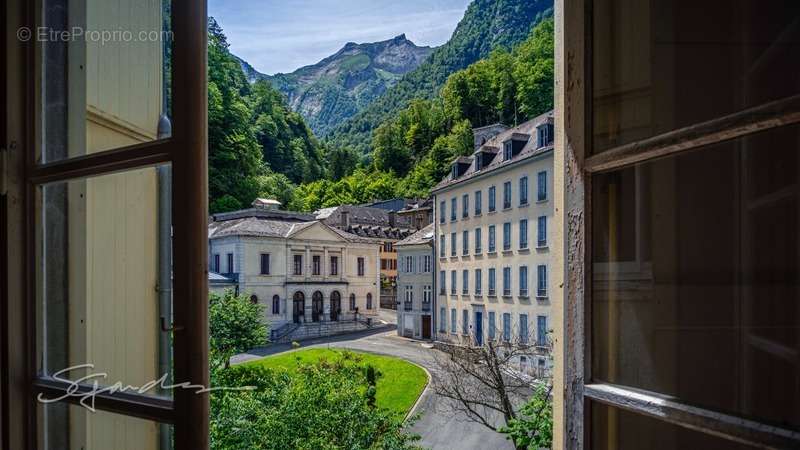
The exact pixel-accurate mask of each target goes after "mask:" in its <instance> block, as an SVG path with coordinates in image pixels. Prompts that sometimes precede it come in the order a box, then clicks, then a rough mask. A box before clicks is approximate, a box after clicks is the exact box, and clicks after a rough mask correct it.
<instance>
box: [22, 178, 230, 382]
mask: <svg viewBox="0 0 800 450" xmlns="http://www.w3.org/2000/svg"><path fill="white" fill-rule="evenodd" d="M170 184H171V182H170V173H169V167H168V166H161V167H148V168H143V169H137V170H132V171H128V172H119V173H115V174H111V175H103V176H98V177H93V178H84V179H74V180H69V181H66V182H57V183H52V184H47V185H44V186H40V187H39V188H38V189H37V197H36V202H37V205H38V206H37V215H36V242H37V252H36V300H37V304H36V306H37V316H38V319H37V321H38V323H37V327H36V328H37V332H38V339H37V351H38V355H39V357H38V358H37V359H38V361H39V367H38V369H39V371H40V374H41V375H50V376H54V375H57V374H59V372H60V371H64V370H67V369H69V368H72V367H74V366H79V365H85V364H92V365H93V366H94V367H93V368H88V367H84V368H82V369H76V370H70V371H68V372H64V373H61V374H60V375H59V376H60V377H61V378H64V379H70V380H75V379H77V378H79V377H82V376H89V375H92V374H94V375H100V374H106V375H107V376H103V377H100V378H91V379H89V380H88V382H89V383H92V382H94V381H97V382H98V383H99V384H100V385H110V384H114V383H117V382H121V383H122V384H123V385H131V386H142V385H144V384H145V383H148V382H152V381H154V380H159V379H160V378H161V377H162V376H165V375H166V376H169V375H170V372H171V333H170V332H166V331H162V330H161V324H162V321H163V323H164V325H165V326H166V327H168V326H169V325H170V324H171V323H172V318H171V312H172V298H171V271H170V269H171V267H170V265H171V264H170V252H171V246H172V244H171V239H170V235H171V217H170V208H169V201H170V199H171V192H170ZM231 283H232V282H231ZM170 381H171V380H169V379H167V383H165V384H169V382H170ZM134 393H137V392H134ZM146 394H150V395H156V394H162V395H171V393H170V392H169V391H166V392H163V393H162V392H159V389H158V388H153V389H152V390H150V391H148V392H146Z"/></svg>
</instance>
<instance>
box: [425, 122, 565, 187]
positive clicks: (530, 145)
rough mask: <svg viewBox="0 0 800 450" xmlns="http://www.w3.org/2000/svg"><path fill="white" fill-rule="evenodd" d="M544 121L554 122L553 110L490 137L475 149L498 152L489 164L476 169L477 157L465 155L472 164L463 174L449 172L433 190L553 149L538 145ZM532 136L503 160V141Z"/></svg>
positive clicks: (460, 159) (550, 146)
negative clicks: (540, 126) (538, 128)
mask: <svg viewBox="0 0 800 450" xmlns="http://www.w3.org/2000/svg"><path fill="white" fill-rule="evenodd" d="M544 123H553V111H550V112H547V113H544V114H542V115H540V116H537V117H535V118H533V119H531V120H529V121H527V122H525V123H523V124H522V125H520V126H518V127H514V128H510V129H508V130H506V131H504V132H502V133H500V134H498V135H497V136H494V137H492V138H491V139H488V140H487V141H486V143H484V144H483V145H482V146H481V147H480V148H479V149H477V150H476V151H475V153H478V152H489V153H496V155H495V156H494V158H492V160H491V162H489V164H485V165H484V167H483V168H482V169H481V170H475V158H474V157H463V158H467V159H469V164H470V166H469V167H468V168H467V170H465V171H464V172H463V173H462V175H461V176H460V177H458V178H456V179H453V174H452V173H450V174H448V175H447V176H446V177H445V178H444V179H443V180H442V181H440V182H439V184H437V185H436V186H434V187H433V189H431V192H436V191H439V190H442V189H444V188H447V187H450V186H454V185H456V184H459V183H463V182H465V181H467V180H470V179H471V178H474V177H476V176H478V175H483V174H485V173H488V172H491V171H493V170H497V169H500V168H502V167H505V166H508V165H510V164H515V163H517V162H519V161H522V160H525V159H528V158H531V157H534V156H537V155H541V154H544V153H547V152H549V151H552V150H553V146H552V145H549V146H547V147H541V148H540V147H538V145H537V132H536V128H537V127H538V126H539V125H542V124H544ZM526 135H527V136H530V138H529V139H528V142H527V143H526V144H525V147H524V148H523V149H522V150H521V151H520V152H519V153H518V154H517V155H515V156H514V157H513V158H511V160H510V161H504V160H503V152H500V151H498V150H499V149H500V148H502V147H503V142H505V141H507V140H509V139H511V138H514V139H520V138H523V137H527V136H526ZM462 161H463V162H464V163H466V160H462V158H459V162H462Z"/></svg>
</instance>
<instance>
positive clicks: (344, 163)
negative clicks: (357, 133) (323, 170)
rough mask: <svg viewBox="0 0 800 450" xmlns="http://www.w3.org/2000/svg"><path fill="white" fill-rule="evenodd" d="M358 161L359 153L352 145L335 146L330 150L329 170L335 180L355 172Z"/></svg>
mask: <svg viewBox="0 0 800 450" xmlns="http://www.w3.org/2000/svg"><path fill="white" fill-rule="evenodd" d="M358 163H359V157H358V154H357V153H356V151H355V150H353V149H352V148H350V147H341V148H333V149H331V150H330V151H329V152H328V170H330V177H331V179H332V180H334V181H336V180H341V179H342V178H344V177H346V176H348V175H350V174H351V173H353V171H354V170H356V167H358Z"/></svg>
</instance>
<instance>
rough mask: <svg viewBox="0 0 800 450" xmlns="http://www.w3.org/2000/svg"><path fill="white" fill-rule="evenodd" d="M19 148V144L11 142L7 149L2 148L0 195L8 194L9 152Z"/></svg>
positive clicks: (0, 158)
mask: <svg viewBox="0 0 800 450" xmlns="http://www.w3.org/2000/svg"><path fill="white" fill-rule="evenodd" d="M15 148H17V142H16V141H11V143H10V144H9V145H8V147H6V146H5V145H4V146H2V147H0V166H2V167H1V168H0V195H6V194H7V193H8V175H9V173H8V172H9V170H8V150H9V149H11V150H13V149H15Z"/></svg>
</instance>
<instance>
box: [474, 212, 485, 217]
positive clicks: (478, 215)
mask: <svg viewBox="0 0 800 450" xmlns="http://www.w3.org/2000/svg"><path fill="white" fill-rule="evenodd" d="M482 215H483V213H481V212H476V213H475V214H473V215H472V217H480V216H482Z"/></svg>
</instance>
